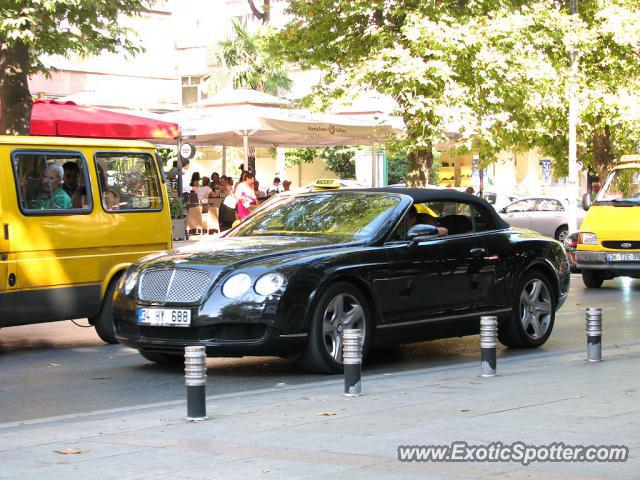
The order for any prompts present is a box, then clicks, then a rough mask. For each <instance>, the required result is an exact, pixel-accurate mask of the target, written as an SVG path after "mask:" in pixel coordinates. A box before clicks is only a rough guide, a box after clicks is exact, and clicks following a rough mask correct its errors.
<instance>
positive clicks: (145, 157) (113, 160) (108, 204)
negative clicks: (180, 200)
mask: <svg viewBox="0 0 640 480" xmlns="http://www.w3.org/2000/svg"><path fill="white" fill-rule="evenodd" d="M95 159H96V171H97V174H98V183H99V185H100V198H101V202H102V207H103V208H104V210H105V211H106V212H123V211H124V212H135V211H141V210H160V209H161V208H162V194H161V190H160V181H159V179H158V172H157V171H156V168H155V162H154V160H153V156H151V155H150V154H148V153H129V152H104V153H97V154H96V156H95Z"/></svg>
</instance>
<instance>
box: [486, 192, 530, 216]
mask: <svg viewBox="0 0 640 480" xmlns="http://www.w3.org/2000/svg"><path fill="white" fill-rule="evenodd" d="M479 196H481V197H482V198H484V199H485V200H486V201H487V202H489V203H490V204H491V205H492V206H493V208H494V209H495V210H496V211H497V212H499V211H500V209H502V208H504V207H506V206H507V205H509V204H510V203H512V202H515V201H516V200H518V199H519V198H520V196H518V195H514V194H507V193H503V192H495V191H492V190H483V191H482V195H479Z"/></svg>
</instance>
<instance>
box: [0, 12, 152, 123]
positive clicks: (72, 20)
mask: <svg viewBox="0 0 640 480" xmlns="http://www.w3.org/2000/svg"><path fill="white" fill-rule="evenodd" d="M151 3H152V2H151V1H150V0H1V1H0V98H1V99H2V118H3V130H4V133H7V134H12V135H15V134H28V133H29V121H30V118H31V96H30V93H29V86H28V83H27V79H28V76H29V75H30V74H32V73H35V72H36V71H44V72H46V71H47V68H46V66H45V65H44V64H43V63H42V61H41V58H42V56H43V55H53V54H57V55H69V54H71V53H76V54H79V55H81V56H87V55H93V54H98V53H101V52H105V51H106V52H123V53H130V54H135V53H137V52H139V51H140V47H139V46H138V45H137V44H136V43H135V42H134V41H133V40H131V39H130V38H129V33H130V32H129V30H128V29H127V28H126V27H123V26H122V25H121V24H120V22H119V21H118V20H119V17H120V15H135V14H138V13H139V12H141V11H144V10H145V9H147V8H149V7H150V4H151Z"/></svg>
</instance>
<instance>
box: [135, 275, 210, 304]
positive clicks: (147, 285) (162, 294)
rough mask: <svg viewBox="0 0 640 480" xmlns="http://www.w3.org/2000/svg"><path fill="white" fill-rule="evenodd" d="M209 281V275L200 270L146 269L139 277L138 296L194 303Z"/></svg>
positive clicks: (171, 301) (150, 300)
mask: <svg viewBox="0 0 640 480" xmlns="http://www.w3.org/2000/svg"><path fill="white" fill-rule="evenodd" d="M211 281H212V278H211V275H210V274H209V273H207V272H202V271H200V270H189V269H164V270H147V271H145V272H144V273H143V274H142V276H141V277H140V289H139V297H140V299H141V300H144V301H146V302H163V303H196V302H199V301H200V300H201V299H202V297H203V296H204V295H205V293H207V290H208V289H209V286H210V285H211Z"/></svg>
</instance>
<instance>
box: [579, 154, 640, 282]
mask: <svg viewBox="0 0 640 480" xmlns="http://www.w3.org/2000/svg"><path fill="white" fill-rule="evenodd" d="M583 207H584V208H585V210H587V209H588V212H587V215H586V217H585V219H584V221H583V222H582V226H581V227H580V232H579V234H578V244H577V251H576V264H577V267H578V268H580V269H581V270H582V280H583V282H584V284H585V286H586V287H588V288H598V287H600V286H601V285H602V282H603V281H604V280H608V279H612V278H614V277H618V276H627V277H633V278H640V155H625V156H623V157H622V158H621V159H620V162H619V163H618V165H617V166H615V167H614V168H613V169H612V171H611V172H610V173H609V175H608V176H607V179H606V180H605V182H604V185H603V186H602V188H601V189H600V191H599V192H598V194H597V195H596V197H595V199H594V201H593V203H591V202H590V199H589V197H588V196H585V198H584V199H583Z"/></svg>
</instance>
